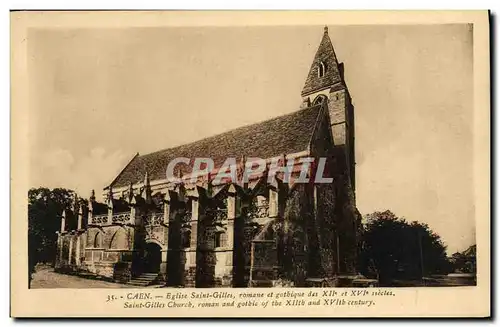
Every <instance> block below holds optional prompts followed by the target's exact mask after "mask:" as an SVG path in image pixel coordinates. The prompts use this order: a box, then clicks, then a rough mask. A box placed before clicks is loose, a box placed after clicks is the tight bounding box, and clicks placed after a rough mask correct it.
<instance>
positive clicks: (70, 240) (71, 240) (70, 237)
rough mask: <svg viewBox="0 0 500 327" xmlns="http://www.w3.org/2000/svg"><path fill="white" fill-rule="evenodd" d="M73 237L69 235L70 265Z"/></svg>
mask: <svg viewBox="0 0 500 327" xmlns="http://www.w3.org/2000/svg"><path fill="white" fill-rule="evenodd" d="M72 252H73V235H69V249H68V264H69V265H71V255H72V254H73V253H72Z"/></svg>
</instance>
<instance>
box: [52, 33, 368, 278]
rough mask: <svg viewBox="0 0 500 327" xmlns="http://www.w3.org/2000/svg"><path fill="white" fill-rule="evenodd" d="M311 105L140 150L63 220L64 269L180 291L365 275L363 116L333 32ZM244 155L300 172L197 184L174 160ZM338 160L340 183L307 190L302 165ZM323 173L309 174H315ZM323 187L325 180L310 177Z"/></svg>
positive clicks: (307, 99)
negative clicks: (359, 263) (99, 196)
mask: <svg viewBox="0 0 500 327" xmlns="http://www.w3.org/2000/svg"><path fill="white" fill-rule="evenodd" d="M301 95H302V99H303V101H302V104H301V105H300V106H299V108H298V110H297V111H295V112H292V113H290V114H287V115H284V116H280V117H276V118H273V119H270V120H267V121H264V122H260V123H257V124H253V125H250V126H244V127H240V128H237V129H234V130H231V131H228V132H226V133H223V134H220V135H216V136H212V137H209V138H206V139H203V140H200V141H197V142H193V143H190V144H185V145H182V146H178V147H175V148H170V149H166V150H161V151H158V152H154V153H151V154H146V155H139V154H137V155H136V156H135V157H134V158H133V159H132V160H131V161H130V162H129V163H128V164H127V165H126V166H125V167H124V168H123V170H122V171H121V172H120V173H119V174H118V176H116V178H115V179H114V180H113V182H112V183H111V184H110V185H109V186H107V187H106V188H105V189H104V191H103V198H104V199H105V201H104V202H103V203H101V202H98V201H97V200H96V197H95V194H94V192H92V195H91V196H90V198H89V199H88V200H83V199H75V203H74V205H73V207H72V208H70V209H68V210H65V211H64V212H63V213H62V219H61V230H60V232H58V252H57V254H58V255H57V258H56V269H57V270H59V271H67V272H76V273H79V274H91V275H98V276H103V277H107V278H110V279H113V280H115V281H119V282H123V283H130V284H133V285H137V286H147V285H149V284H152V283H159V284H163V285H166V286H172V287H214V286H221V287H270V286H277V285H278V284H279V283H288V284H293V285H295V286H304V285H305V282H306V280H307V279H308V278H315V277H322V278H332V279H335V278H336V277H338V276H345V275H352V274H354V273H355V271H356V267H355V265H356V236H357V235H356V233H357V227H358V224H359V223H360V215H359V212H358V211H357V209H356V204H355V158H354V153H355V152H354V110H353V109H354V108H353V105H352V103H351V97H350V94H349V91H348V89H347V85H346V83H345V80H344V66H343V64H342V63H339V62H338V61H337V58H336V54H335V51H334V48H333V46H332V43H331V41H330V38H329V36H328V29H327V28H326V27H325V31H324V34H323V37H322V40H321V43H320V45H319V48H318V50H317V53H316V55H315V57H314V60H313V63H312V65H311V68H310V71H309V74H308V76H307V79H306V82H305V85H304V88H303V91H302V94H301ZM178 157H187V158H193V159H194V158H200V157H202V158H211V159H213V161H214V163H215V170H217V169H221V167H222V164H223V163H224V160H225V159H226V158H228V157H232V158H238V165H237V174H238V176H241V174H242V171H243V169H244V167H245V165H246V164H248V162H247V161H248V158H262V159H266V164H270V163H271V161H273V160H275V161H277V162H279V164H280V165H282V166H288V167H292V168H293V169H292V173H291V178H290V180H289V182H288V183H287V182H286V181H285V176H284V173H283V172H278V173H277V174H276V176H275V177H274V178H272V179H269V178H268V174H269V170H268V167H266V169H265V170H264V171H263V172H261V173H260V174H256V175H253V176H252V177H251V178H250V179H249V180H248V181H241V182H236V181H231V182H219V183H215V182H214V179H213V175H212V174H211V173H208V174H205V175H204V176H199V177H197V178H196V180H195V181H193V180H192V179H191V178H190V177H191V173H192V171H191V170H190V167H189V165H177V166H176V168H175V169H174V174H175V175H176V176H177V177H178V180H177V181H176V182H172V181H171V180H169V179H167V176H166V167H167V165H168V163H169V162H171V161H172V160H173V159H174V158H178ZM321 157H323V158H327V161H326V169H325V171H326V172H327V173H328V174H329V175H330V176H331V177H333V182H332V183H328V184H318V183H314V182H309V183H297V182H294V181H296V180H297V177H298V174H299V173H300V170H299V168H300V167H299V163H298V159H300V158H314V159H315V162H318V160H317V159H319V158H321ZM314 171H315V170H314V165H312V166H311V168H310V169H309V171H308V176H309V177H313V175H314ZM311 180H312V181H313V180H314V179H313V178H311Z"/></svg>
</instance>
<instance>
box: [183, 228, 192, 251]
mask: <svg viewBox="0 0 500 327" xmlns="http://www.w3.org/2000/svg"><path fill="white" fill-rule="evenodd" d="M181 247H182V248H189V247H191V231H190V230H184V231H182V234H181Z"/></svg>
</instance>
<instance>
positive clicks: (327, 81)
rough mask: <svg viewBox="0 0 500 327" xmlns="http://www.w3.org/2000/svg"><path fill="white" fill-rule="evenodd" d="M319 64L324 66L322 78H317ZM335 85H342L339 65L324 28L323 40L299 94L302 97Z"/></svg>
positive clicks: (326, 30)
mask: <svg viewBox="0 0 500 327" xmlns="http://www.w3.org/2000/svg"><path fill="white" fill-rule="evenodd" d="M321 62H323V63H325V64H326V72H325V74H324V75H323V76H322V77H319V76H318V67H319V65H320V63H321ZM337 83H343V81H342V76H341V74H340V68H339V63H338V61H337V56H336V55H335V50H334V49H333V45H332V41H331V40H330V37H329V36H328V28H326V27H325V32H324V33H323V38H322V39H321V43H320V45H319V47H318V50H317V51H316V55H315V56H314V60H313V63H312V65H311V69H310V70H309V74H308V75H307V79H306V83H305V84H304V88H303V89H302V93H301V94H302V96H306V95H309V94H311V93H314V92H316V91H319V90H322V89H324V88H327V87H331V86H332V85H334V84H337Z"/></svg>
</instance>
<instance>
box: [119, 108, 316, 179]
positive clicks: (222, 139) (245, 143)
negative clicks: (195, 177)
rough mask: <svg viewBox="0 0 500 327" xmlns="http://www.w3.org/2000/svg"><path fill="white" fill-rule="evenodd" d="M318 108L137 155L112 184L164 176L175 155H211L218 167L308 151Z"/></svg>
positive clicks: (186, 170)
mask: <svg viewBox="0 0 500 327" xmlns="http://www.w3.org/2000/svg"><path fill="white" fill-rule="evenodd" d="M320 109H321V105H316V106H312V107H308V108H305V109H302V110H299V111H296V112H293V113H291V114H287V115H284V116H280V117H276V118H273V119H269V120H266V121H263V122H260V123H256V124H252V125H247V126H243V127H240V128H236V129H233V130H231V131H228V132H225V133H222V134H219V135H215V136H211V137H208V138H205V139H202V140H199V141H196V142H193V143H189V144H185V145H181V146H177V147H174V148H170V149H165V150H161V151H158V152H154V153H150V154H146V155H141V156H136V157H134V158H133V159H132V161H131V162H130V163H129V164H128V165H127V166H126V167H125V168H124V169H123V171H122V172H121V173H120V174H119V175H118V176H117V177H116V179H115V180H114V181H113V182H112V183H111V186H112V187H122V186H125V185H129V183H130V182H132V183H134V184H135V183H137V182H140V181H143V180H144V175H145V173H146V171H147V172H148V174H149V177H150V179H151V180H159V179H165V178H166V168H167V165H168V163H169V162H170V161H171V160H172V159H174V158H178V157H187V158H191V159H192V160H193V159H194V158H196V157H198V158H200V157H201V158H212V160H214V163H215V166H216V167H215V168H219V167H220V166H221V165H222V164H223V163H224V161H225V160H226V159H227V158H236V160H239V159H240V158H241V157H242V156H245V157H247V158H248V157H257V158H262V159H266V158H272V157H277V156H280V155H283V154H290V153H296V152H300V151H304V150H307V149H308V147H309V142H310V140H311V136H312V133H313V131H314V127H315V125H316V120H317V119H318V115H319V113H320ZM192 163H193V161H191V164H192ZM179 169H181V170H182V172H183V174H186V173H189V172H190V169H189V167H188V166H187V165H182V164H178V165H176V171H175V174H177V173H178V170H179Z"/></svg>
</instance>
